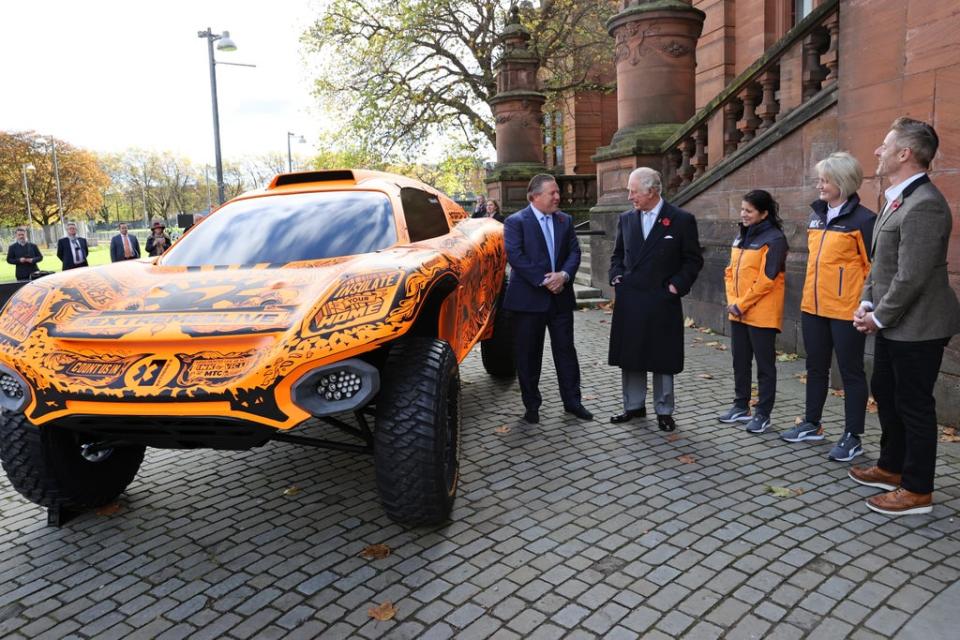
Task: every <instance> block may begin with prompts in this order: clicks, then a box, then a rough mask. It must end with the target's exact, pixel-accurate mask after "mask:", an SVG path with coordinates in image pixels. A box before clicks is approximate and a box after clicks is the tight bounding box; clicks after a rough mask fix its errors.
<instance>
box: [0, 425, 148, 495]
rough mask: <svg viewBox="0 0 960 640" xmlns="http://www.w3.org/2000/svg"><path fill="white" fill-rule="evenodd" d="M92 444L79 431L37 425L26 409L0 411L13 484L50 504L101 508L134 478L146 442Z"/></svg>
mask: <svg viewBox="0 0 960 640" xmlns="http://www.w3.org/2000/svg"><path fill="white" fill-rule="evenodd" d="M93 444H95V443H94V441H93V440H89V439H86V438H85V437H84V436H82V435H81V434H79V433H77V432H75V431H71V430H68V429H63V428H57V427H55V426H46V427H37V426H34V425H32V424H30V422H29V421H28V420H27V419H26V417H25V416H24V415H23V414H12V413H6V412H4V413H3V414H2V415H0V461H2V463H3V469H4V470H5V471H6V472H7V477H8V478H9V479H10V484H12V485H13V488H14V489H16V490H17V491H19V492H20V494H21V495H23V497H25V498H27V499H28V500H30V501H31V502H35V503H37V504H39V505H40V506H43V507H47V508H49V509H56V508H64V509H72V510H81V509H91V508H94V507H100V506H103V505H105V504H108V503H109V502H111V501H113V500H114V499H115V498H116V497H117V496H119V495H120V494H121V493H123V490H124V489H126V488H127V485H129V484H130V483H131V482H132V481H133V478H134V477H135V476H136V475H137V471H138V470H139V469H140V464H141V463H142V462H143V454H144V451H145V450H146V447H143V446H134V445H130V446H124V447H114V448H112V449H99V450H97V449H95V448H93V447H92V446H91V445H93Z"/></svg>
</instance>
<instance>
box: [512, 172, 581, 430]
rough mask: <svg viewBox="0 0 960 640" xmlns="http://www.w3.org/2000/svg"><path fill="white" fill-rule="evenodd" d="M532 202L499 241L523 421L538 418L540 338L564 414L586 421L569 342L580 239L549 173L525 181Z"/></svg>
mask: <svg viewBox="0 0 960 640" xmlns="http://www.w3.org/2000/svg"><path fill="white" fill-rule="evenodd" d="M527 200H529V201H530V205H529V206H527V207H526V208H524V209H521V210H520V211H518V212H516V213H515V214H513V215H512V216H509V217H508V218H507V219H506V221H505V222H504V223H503V243H504V246H505V247H506V250H507V261H508V262H509V263H510V269H511V271H510V281H509V282H508V283H507V293H506V296H505V297H504V301H503V308H504V309H506V310H508V311H511V312H513V332H514V355H515V359H516V364H517V378H518V380H519V382H520V393H521V395H522V397H523V406H524V408H525V413H524V415H523V419H524V420H526V421H527V422H529V423H531V424H535V423H537V422H540V403H541V402H542V398H541V396H540V388H539V385H540V367H541V365H542V363H543V340H544V334H545V331H546V330H549V331H550V346H551V349H552V351H553V361H554V364H555V365H556V368H557V381H558V382H559V385H560V398H561V399H562V400H563V409H564V411H566V412H567V413H572V414H573V415H575V416H577V417H578V418H581V419H583V420H590V419H592V418H593V414H591V413H590V412H589V411H587V410H586V409H585V408H584V406H583V404H582V403H581V400H580V365H579V363H578V362H577V350H576V348H575V347H574V345H573V310H574V309H575V308H576V306H577V302H576V299H575V298H574V295H573V286H572V284H571V281H572V280H573V276H574V275H576V273H577V269H578V268H579V267H580V243H579V242H578V241H577V236H576V235H575V234H574V231H573V219H572V218H571V217H570V216H568V215H567V214H565V213H563V212H562V211H559V207H560V188H559V186H557V181H556V179H555V178H554V177H553V176H550V175H546V174H539V175H536V176H534V177H533V178H531V180H530V184H529V185H527Z"/></svg>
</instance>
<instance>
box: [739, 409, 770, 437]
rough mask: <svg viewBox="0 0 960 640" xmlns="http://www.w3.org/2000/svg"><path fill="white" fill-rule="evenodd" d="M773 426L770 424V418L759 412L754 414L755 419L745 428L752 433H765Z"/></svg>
mask: <svg viewBox="0 0 960 640" xmlns="http://www.w3.org/2000/svg"><path fill="white" fill-rule="evenodd" d="M772 425H773V423H772V422H770V418H768V417H767V416H765V415H763V414H762V413H760V412H759V411H758V412H757V413H755V414H754V416H753V418H751V419H750V422H748V423H747V426H746V427H744V429H746V430H747V431H748V432H750V433H764V432H765V431H766V430H767V429H769V428H770V427H771V426H772Z"/></svg>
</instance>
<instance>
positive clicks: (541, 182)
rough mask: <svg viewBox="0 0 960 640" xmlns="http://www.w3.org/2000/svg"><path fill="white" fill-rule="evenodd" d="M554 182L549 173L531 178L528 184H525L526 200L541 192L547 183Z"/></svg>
mask: <svg viewBox="0 0 960 640" xmlns="http://www.w3.org/2000/svg"><path fill="white" fill-rule="evenodd" d="M556 181H557V179H556V178H554V177H553V176H552V175H550V174H549V173H538V174H537V175H535V176H533V177H532V178H530V183H529V184H527V200H529V199H530V196H535V195H537V194H538V193H540V192H541V191H543V188H544V186H546V184H547V183H549V182H556Z"/></svg>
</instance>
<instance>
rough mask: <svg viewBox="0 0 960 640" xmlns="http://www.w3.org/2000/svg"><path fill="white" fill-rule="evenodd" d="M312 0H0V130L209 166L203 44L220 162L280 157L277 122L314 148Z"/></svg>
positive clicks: (307, 149) (317, 118) (305, 150)
mask: <svg viewBox="0 0 960 640" xmlns="http://www.w3.org/2000/svg"><path fill="white" fill-rule="evenodd" d="M321 3H322V0H273V2H263V0H260V1H258V2H254V1H253V0H231V1H227V0H193V1H190V0H165V1H164V2H140V1H137V0H126V1H121V0H31V1H29V2H27V1H16V0H9V1H4V2H3V5H4V6H3V16H2V19H0V68H2V69H3V74H2V76H0V77H2V80H3V86H4V92H3V97H2V98H0V130H5V131H19V130H35V131H37V132H38V133H41V134H49V135H54V136H56V137H58V138H61V139H63V140H66V141H67V142H70V143H71V144H74V145H76V146H80V147H84V148H87V149H90V150H93V151H121V150H123V149H126V148H128V147H142V148H146V149H151V150H156V151H164V150H169V151H172V152H175V153H178V154H182V155H185V156H187V157H189V158H190V159H192V160H193V161H194V162H196V163H198V164H204V163H208V164H211V165H212V164H213V123H212V113H211V103H210V74H209V66H208V62H207V60H208V58H207V42H206V40H205V39H201V38H198V37H197V32H198V31H202V30H204V29H206V28H207V27H211V28H212V29H213V31H214V32H217V33H218V32H221V31H223V30H229V31H230V35H231V37H232V39H233V40H234V41H235V42H236V44H237V50H236V51H234V52H231V53H225V52H217V53H216V55H217V59H218V60H222V61H224V62H242V63H252V64H256V65H257V67H256V68H255V69H250V68H245V67H232V66H226V65H218V66H217V84H218V96H219V102H220V138H221V146H222V150H223V157H224V159H225V160H231V159H235V158H239V157H240V156H242V155H247V154H260V153H267V152H282V153H284V154H286V149H287V147H286V141H287V135H286V134H287V131H293V132H295V133H298V134H303V135H305V136H306V138H307V144H305V145H296V144H295V145H294V152H295V153H296V151H297V150H298V149H299V151H300V152H301V154H303V155H308V154H309V153H311V152H312V151H313V148H314V147H313V143H314V142H315V141H316V136H317V133H318V131H320V129H321V126H322V124H321V122H322V116H321V115H320V114H318V113H317V112H316V109H314V108H313V100H312V98H311V96H310V83H309V78H308V75H309V74H308V73H307V71H306V67H305V65H304V63H303V62H302V61H301V56H300V45H299V36H300V34H301V33H302V31H303V30H304V29H305V28H306V27H307V26H308V25H309V24H310V23H311V21H312V19H313V18H315V16H316V15H317V7H318V6H321Z"/></svg>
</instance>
